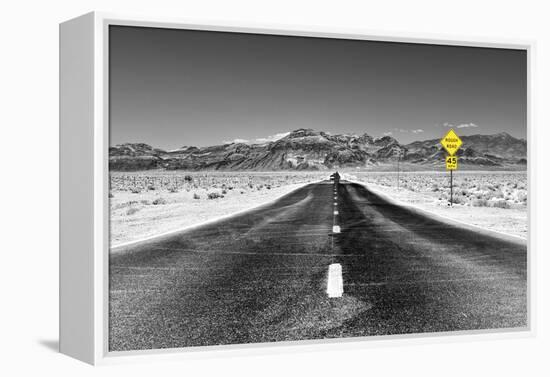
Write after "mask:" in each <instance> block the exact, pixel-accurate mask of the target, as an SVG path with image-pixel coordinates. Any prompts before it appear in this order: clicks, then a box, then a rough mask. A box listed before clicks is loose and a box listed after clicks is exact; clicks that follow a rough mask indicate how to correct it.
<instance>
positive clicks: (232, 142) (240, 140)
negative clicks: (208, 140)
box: [223, 139, 250, 144]
mask: <svg viewBox="0 0 550 377" xmlns="http://www.w3.org/2000/svg"><path fill="white" fill-rule="evenodd" d="M223 143H224V144H240V143H244V144H248V143H250V140H246V139H234V140H224V141H223Z"/></svg>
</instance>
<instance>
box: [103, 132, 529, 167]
mask: <svg viewBox="0 0 550 377" xmlns="http://www.w3.org/2000/svg"><path fill="white" fill-rule="evenodd" d="M461 138H462V141H463V142H464V144H463V145H462V148H461V149H460V150H459V152H458V156H459V167H460V168H466V169H470V170H485V169H498V170H507V169H513V170H518V169H525V168H526V164H527V142H526V140H524V139H516V138H514V137H513V136H511V135H509V134H507V133H505V132H503V133H499V134H495V135H471V136H462V137H461ZM399 153H401V154H402V156H403V158H402V161H403V163H404V164H405V165H406V166H407V165H408V166H409V168H415V167H418V169H421V170H430V169H440V168H441V167H442V166H443V162H444V156H445V151H444V150H442V148H441V145H440V144H439V139H432V140H424V141H415V142H413V143H410V144H405V145H402V144H400V143H399V142H398V141H397V140H396V139H395V138H393V137H391V136H383V137H379V138H374V137H372V136H369V135H368V134H366V133H365V134H363V135H348V134H342V135H331V134H328V133H326V132H322V131H315V130H312V129H298V130H295V131H292V132H290V133H289V134H288V135H287V136H285V137H283V138H281V139H279V140H276V141H270V142H266V143H263V144H247V143H238V142H236V143H227V144H222V145H214V146H210V147H192V146H184V147H181V148H179V149H177V150H174V151H165V150H162V149H157V148H153V147H152V146H150V145H148V144H143V143H126V144H120V145H117V146H114V147H111V148H109V167H110V169H111V170H115V171H135V170H147V169H167V170H229V171H231V170H256V171H275V170H328V169H345V168H354V169H356V168H359V169H363V168H364V169H376V168H383V167H384V166H388V165H390V164H392V165H393V164H394V163H395V161H396V159H397V155H398V154H399Z"/></svg>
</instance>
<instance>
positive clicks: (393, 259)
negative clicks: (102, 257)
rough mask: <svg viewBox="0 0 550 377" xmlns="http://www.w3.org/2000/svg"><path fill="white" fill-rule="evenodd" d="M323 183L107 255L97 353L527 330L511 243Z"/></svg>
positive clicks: (523, 291) (354, 187) (517, 258)
mask: <svg viewBox="0 0 550 377" xmlns="http://www.w3.org/2000/svg"><path fill="white" fill-rule="evenodd" d="M334 187H335V186H334V185H333V183H332V182H329V181H326V182H321V183H314V184H310V185H308V186H305V187H304V188H301V189H298V190H296V191H294V192H292V193H290V194H288V195H286V196H284V197H283V198H281V199H279V200H277V201H275V202H273V203H271V204H269V205H266V206H263V207H260V208H258V209H256V210H253V211H250V212H248V213H246V214H241V215H238V216H235V217H232V218H229V219H226V220H223V221H220V222H218V223H215V224H211V225H207V226H203V227H200V228H197V229H193V230H188V231H182V232H180V233H176V234H172V235H169V236H165V237H161V238H157V239H154V240H150V241H147V242H144V243H141V244H137V245H132V246H127V247H124V248H122V249H117V250H116V251H115V252H113V253H112V254H111V256H110V261H109V269H110V277H109V291H110V305H109V306H110V307H109V324H110V325H109V348H110V350H111V351H120V350H137V349H151V348H172V347H187V346H204V345H219V344H234V343H258V342H272V341H286V340H303V339H319V338H334V337H352V336H370V335H385V334H405V333H426V332H439V331H454V330H475V329H495V328H515V327H525V326H526V325H527V248H526V246H525V244H524V243H522V242H514V241H510V240H506V239H502V238H496V237H493V236H490V235H487V234H482V233H478V232H474V231H472V230H468V229H465V228H461V227H456V226H453V225H449V224H447V223H443V222H439V221H437V220H434V219H432V218H430V217H427V216H425V215H423V214H419V213H417V212H415V211H411V210H409V209H407V208H404V207H400V206H398V205H394V204H391V203H389V202H387V201H385V200H384V199H383V198H381V197H379V196H377V195H376V194H374V193H372V192H371V191H369V190H367V189H366V188H365V187H364V186H362V185H358V184H355V183H350V182H345V181H341V182H340V183H339V184H338V185H337V194H336V198H337V199H336V200H335V199H334V197H335V193H334ZM334 202H336V205H334ZM335 209H336V210H337V211H338V215H336V216H335V215H334V210H335ZM334 224H337V225H339V226H340V228H341V233H338V234H332V230H333V225H334ZM331 263H340V264H341V266H342V276H343V282H344V293H343V296H342V297H339V298H329V297H328V295H327V292H326V289H327V273H328V272H327V271H328V266H329V265H330V264H331Z"/></svg>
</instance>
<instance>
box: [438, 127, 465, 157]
mask: <svg viewBox="0 0 550 377" xmlns="http://www.w3.org/2000/svg"><path fill="white" fill-rule="evenodd" d="M441 145H442V146H443V148H445V150H446V151H447V152H449V154H450V155H451V156H454V154H455V153H456V151H458V149H459V148H460V146H461V145H462V140H460V138H459V137H458V135H457V134H456V133H455V131H454V130H453V129H450V130H449V132H447V135H445V136H444V137H443V139H441Z"/></svg>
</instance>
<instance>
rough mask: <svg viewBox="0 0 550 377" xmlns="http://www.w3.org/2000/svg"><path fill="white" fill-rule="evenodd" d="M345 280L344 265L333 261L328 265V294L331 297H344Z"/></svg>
mask: <svg viewBox="0 0 550 377" xmlns="http://www.w3.org/2000/svg"><path fill="white" fill-rule="evenodd" d="M343 293H344V281H343V279H342V265H341V264H340V263H333V264H331V265H330V266H328V279H327V294H328V297H330V298H336V297H342V294H343Z"/></svg>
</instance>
